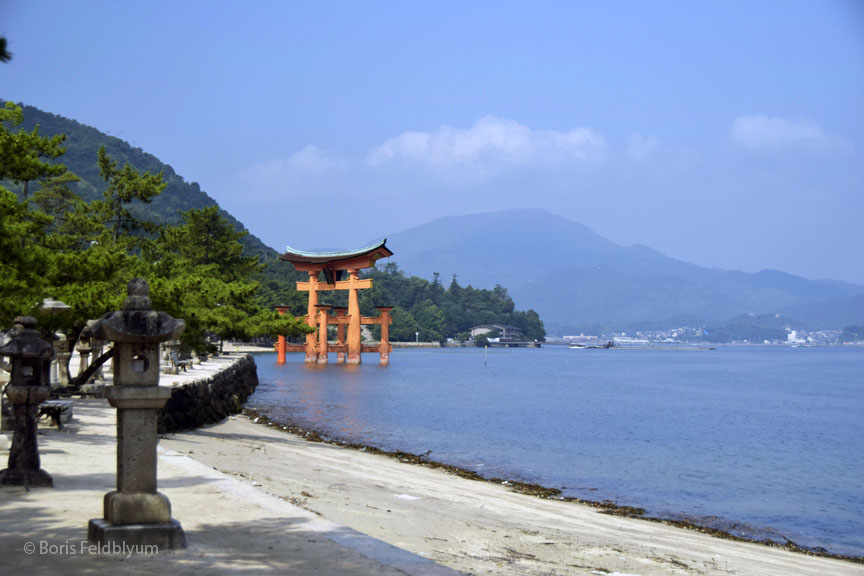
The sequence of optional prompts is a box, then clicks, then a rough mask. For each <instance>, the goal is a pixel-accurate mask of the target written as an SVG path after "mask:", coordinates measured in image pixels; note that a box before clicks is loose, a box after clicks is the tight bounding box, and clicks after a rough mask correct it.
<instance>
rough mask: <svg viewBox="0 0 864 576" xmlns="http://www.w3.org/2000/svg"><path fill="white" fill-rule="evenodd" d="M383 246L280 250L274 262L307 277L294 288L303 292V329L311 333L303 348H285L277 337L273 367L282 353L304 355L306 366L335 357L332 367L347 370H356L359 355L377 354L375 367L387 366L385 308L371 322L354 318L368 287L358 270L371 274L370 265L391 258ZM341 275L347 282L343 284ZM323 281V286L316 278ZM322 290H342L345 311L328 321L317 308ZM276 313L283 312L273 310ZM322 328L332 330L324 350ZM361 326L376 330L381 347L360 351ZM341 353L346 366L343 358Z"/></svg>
mask: <svg viewBox="0 0 864 576" xmlns="http://www.w3.org/2000/svg"><path fill="white" fill-rule="evenodd" d="M386 244H387V240H386V239H384V240H382V241H381V242H379V243H377V244H374V245H372V246H367V247H366V248H361V249H359V250H351V251H348V252H303V251H301V250H295V249H293V248H291V247H288V248H286V251H285V254H283V255H282V256H280V257H279V259H280V260H285V261H286V262H291V263H292V264H294V268H295V269H296V270H298V271H300V272H307V273H308V274H309V279H308V280H307V281H305V282H297V290H301V291H304V292H309V305H308V308H307V312H306V324H308V325H309V326H312V327H313V328H317V330H316V331H315V332H312V333H310V334H307V335H306V344H305V345H304V346H290V345H287V344H286V343H285V338H284V337H283V336H280V337H279V342H278V343H277V348H278V352H279V357H278V360H277V361H278V362H279V363H284V362H285V352H286V351H288V350H296V351H301V350H302V351H305V352H306V362H317V363H319V364H326V363H327V353H328V352H329V351H330V350H331V349H332V350H334V351H335V352H336V353H337V356H336V358H337V362H345V361H347V363H348V364H360V362H361V361H362V360H361V354H362V353H363V352H379V353H380V354H381V364H389V363H390V341H389V326H390V323H391V322H392V320H391V319H390V310H391V309H392V308H389V307H379V308H378V310H380V311H381V315H380V316H378V317H375V318H371V317H361V316H360V300H359V296H358V292H357V291H358V290H362V289H364V288H371V287H372V279H371V278H366V279H363V280H361V279H360V277H359V274H360V270H363V269H364V268H371V267H373V266H374V265H375V262H376V261H378V260H380V259H382V258H389V257H390V256H392V255H393V252H391V251H390V250H389V249H388V248H387V246H386ZM346 273H347V275H348V277H347V279H344V278H345V274H346ZM322 274H323V276H324V281H323V282H322V281H321V280H320V279H319V275H322ZM324 290H348V310H347V311H345V310H344V309H337V310H336V314H335V316H332V315H330V313H329V311H330V306H320V305H319V304H318V292H321V291H324ZM277 310H279V311H280V313H285V312H286V311H287V309H285V308H277ZM328 324H335V325H337V327H338V328H337V330H338V331H337V334H338V336H337V343H336V345H335V346H330V345H329V344H328V342H327V326H328ZM362 324H380V325H381V343H380V344H379V345H378V346H363V343H362V335H361V331H360V327H361V325H362ZM345 325H347V326H348V334H347V343H346V341H345V330H344V326H345ZM346 352H347V360H346V356H345V353H346Z"/></svg>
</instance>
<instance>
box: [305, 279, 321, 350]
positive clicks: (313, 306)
mask: <svg viewBox="0 0 864 576" xmlns="http://www.w3.org/2000/svg"><path fill="white" fill-rule="evenodd" d="M306 324H308V325H309V326H311V327H312V328H317V327H318V271H317V270H315V271H313V270H310V271H309V307H308V308H307V312H306ZM306 362H318V333H317V331H315V332H310V333H309V334H306Z"/></svg>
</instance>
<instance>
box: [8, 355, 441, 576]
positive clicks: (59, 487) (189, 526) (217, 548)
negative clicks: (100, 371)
mask: <svg viewBox="0 0 864 576" xmlns="http://www.w3.org/2000/svg"><path fill="white" fill-rule="evenodd" d="M226 361H227V359H226ZM223 367H224V365H223ZM216 369H217V367H216V366H207V365H204V366H203V367H202V366H196V368H195V369H194V370H193V371H192V372H191V373H190V374H188V375H183V376H181V377H180V378H179V380H185V379H187V378H188V379H190V380H191V379H197V378H201V377H204V375H205V373H206V372H208V371H215V370H216ZM193 375H194V376H193ZM163 380H165V381H164V382H163V384H165V385H170V384H171V383H172V381H173V378H172V377H165V378H163ZM179 380H178V382H179ZM115 426H116V411H115V410H114V409H113V408H111V407H110V406H108V404H107V402H106V401H104V400H96V399H91V400H75V404H74V416H73V421H72V422H70V423H69V424H68V425H67V426H65V427H64V429H63V430H57V429H55V428H53V427H48V426H47V425H46V426H42V427H40V436H39V447H40V453H41V455H42V468H43V469H44V470H45V471H47V472H48V473H49V474H51V475H52V476H53V477H54V488H53V489H46V488H38V489H32V490H26V489H24V488H21V487H9V486H4V487H0V518H2V523H0V526H2V528H0V574H10V575H11V574H64V575H65V574H102V573H106V574H107V573H111V574H121V575H123V574H142V573H151V574H152V573H164V574H190V575H192V574H194V575H196V576H201V575H202V574H207V575H208V576H209V575H210V574H244V575H245V574H264V573H268V574H269V573H277V574H321V575H324V574H326V575H333V574H358V575H360V574H362V575H367V574H368V575H375V576H388V575H395V574H412V575H416V576H427V575H428V576H438V575H441V576H452V575H455V574H458V573H457V572H455V571H453V570H451V569H449V568H445V567H443V566H440V565H438V564H435V563H433V562H431V561H429V560H427V559H425V558H422V557H420V556H416V555H414V554H411V553H409V552H406V551H403V550H400V549H398V548H395V547H393V546H390V545H389V544H386V543H383V542H381V541H379V540H375V539H373V538H371V537H369V536H366V535H363V534H360V533H359V532H356V531H354V530H351V529H349V528H345V527H343V526H339V525H337V524H334V523H332V522H329V521H326V520H323V519H322V518H320V517H318V516H316V515H314V514H313V513H311V512H308V511H306V510H303V509H302V508H298V507H296V506H293V505H292V504H290V503H288V502H286V501H284V500H282V499H280V498H277V497H275V496H271V495H269V494H266V493H264V492H262V491H261V490H260V489H259V488H255V487H253V486H251V485H248V484H244V483H242V482H240V481H238V480H236V479H234V478H232V477H230V476H227V475H225V474H222V473H220V472H217V471H216V470H213V469H212V468H209V467H208V466H205V465H203V464H201V463H199V462H197V461H196V460H193V459H192V458H191V457H189V456H186V455H180V454H177V453H171V452H168V451H164V450H161V449H160V455H159V490H160V491H161V492H163V493H165V494H166V495H167V496H168V497H169V498H170V500H171V503H172V506H173V513H172V515H173V517H174V518H175V519H177V520H179V521H180V523H181V524H182V525H183V528H184V530H185V532H186V538H187V541H188V545H189V546H188V548H187V549H185V550H171V551H162V552H158V553H153V552H152V551H142V550H131V551H130V550H95V549H92V548H90V547H88V546H89V545H88V543H87V542H86V537H87V522H88V520H89V519H91V518H98V517H101V516H102V497H103V495H104V494H105V493H106V492H108V491H110V490H113V489H114V488H115V486H116V484H115V482H116V434H115ZM7 458H8V449H6V450H3V449H2V448H0V463H2V465H4V466H5V462H6V459H7Z"/></svg>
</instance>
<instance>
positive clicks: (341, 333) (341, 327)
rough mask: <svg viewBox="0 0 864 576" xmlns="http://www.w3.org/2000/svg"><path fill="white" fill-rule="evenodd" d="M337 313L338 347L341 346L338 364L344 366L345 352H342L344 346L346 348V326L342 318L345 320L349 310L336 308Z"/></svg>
mask: <svg viewBox="0 0 864 576" xmlns="http://www.w3.org/2000/svg"><path fill="white" fill-rule="evenodd" d="M333 310H335V312H336V321H337V322H338V324H336V345H337V346H339V348H338V352H336V363H337V364H344V363H345V352H344V351H343V350H342V346H345V324H344V323H342V322H340V319H341V318H344V317H345V315H346V314H347V313H348V309H347V308H342V307H339V308H334V309H333Z"/></svg>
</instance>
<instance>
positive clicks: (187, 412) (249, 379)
mask: <svg viewBox="0 0 864 576" xmlns="http://www.w3.org/2000/svg"><path fill="white" fill-rule="evenodd" d="M256 386H258V372H257V369H256V366H255V360H254V359H253V358H252V356H249V355H246V356H244V357H243V358H241V359H239V360H237V361H236V362H234V363H233V364H231V366H229V367H228V368H226V369H225V370H222V371H221V372H217V373H216V374H214V375H213V376H211V377H210V378H207V379H203V380H195V381H193V382H188V383H186V384H182V385H176V386H174V387H173V388H172V389H171V398H170V399H169V400H168V402H167V403H166V404H165V408H164V409H163V410H162V414H161V415H160V416H159V433H160V434H166V433H169V432H179V431H181V430H193V429H195V428H198V427H200V426H203V425H205V424H215V423H216V422H219V421H221V420H223V419H224V418H226V417H228V416H230V415H231V414H239V413H240V412H241V411H242V410H243V403H244V402H245V401H246V398H248V397H249V395H250V394H252V392H253V391H254V390H255V387H256Z"/></svg>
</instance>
